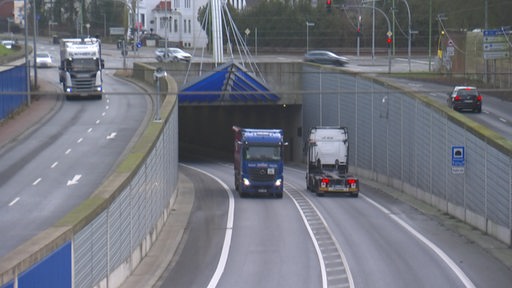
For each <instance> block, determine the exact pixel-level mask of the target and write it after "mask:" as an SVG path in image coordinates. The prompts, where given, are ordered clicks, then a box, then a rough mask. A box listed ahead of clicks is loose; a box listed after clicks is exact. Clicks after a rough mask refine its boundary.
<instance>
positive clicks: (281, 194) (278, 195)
mask: <svg viewBox="0 0 512 288" xmlns="http://www.w3.org/2000/svg"><path fill="white" fill-rule="evenodd" d="M274 197H275V198H278V199H282V198H283V193H275V194H274Z"/></svg>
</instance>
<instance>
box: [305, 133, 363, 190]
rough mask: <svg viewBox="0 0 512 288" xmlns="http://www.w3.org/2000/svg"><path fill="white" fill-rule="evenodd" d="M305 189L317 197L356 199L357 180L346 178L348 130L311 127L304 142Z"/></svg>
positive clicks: (348, 176)
mask: <svg viewBox="0 0 512 288" xmlns="http://www.w3.org/2000/svg"><path fill="white" fill-rule="evenodd" d="M307 154H308V155H307V157H308V159H307V167H306V186H307V189H308V190H310V191H312V192H315V193H316V194H317V195H318V196H323V195H325V194H327V193H343V194H349V195H351V196H353V197H358V196H359V179H357V178H356V177H355V176H352V175H349V174H348V129H347V128H346V127H328V126H319V127H313V128H312V129H311V131H310V134H309V139H308V142H307Z"/></svg>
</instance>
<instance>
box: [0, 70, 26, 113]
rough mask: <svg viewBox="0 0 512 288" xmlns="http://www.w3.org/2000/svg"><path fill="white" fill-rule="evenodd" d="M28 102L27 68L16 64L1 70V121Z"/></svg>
mask: <svg viewBox="0 0 512 288" xmlns="http://www.w3.org/2000/svg"><path fill="white" fill-rule="evenodd" d="M26 103H27V69H26V68H25V66H16V67H13V68H12V69H9V70H4V71H1V72H0V121H1V120H4V119H6V118H7V117H9V116H10V115H11V113H13V112H14V111H16V110H17V109H18V108H20V107H21V106H23V105H25V104H26Z"/></svg>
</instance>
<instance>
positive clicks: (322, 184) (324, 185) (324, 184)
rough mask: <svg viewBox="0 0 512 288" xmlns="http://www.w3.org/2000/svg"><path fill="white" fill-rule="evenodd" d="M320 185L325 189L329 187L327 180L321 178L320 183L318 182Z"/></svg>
mask: <svg viewBox="0 0 512 288" xmlns="http://www.w3.org/2000/svg"><path fill="white" fill-rule="evenodd" d="M320 185H321V186H322V187H327V186H329V179H327V178H322V181H321V182H320Z"/></svg>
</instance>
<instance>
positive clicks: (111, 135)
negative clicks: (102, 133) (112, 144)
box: [107, 132, 117, 139]
mask: <svg viewBox="0 0 512 288" xmlns="http://www.w3.org/2000/svg"><path fill="white" fill-rule="evenodd" d="M116 135H117V133H116V132H112V133H110V135H108V136H107V139H114V138H115V137H116Z"/></svg>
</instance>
